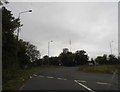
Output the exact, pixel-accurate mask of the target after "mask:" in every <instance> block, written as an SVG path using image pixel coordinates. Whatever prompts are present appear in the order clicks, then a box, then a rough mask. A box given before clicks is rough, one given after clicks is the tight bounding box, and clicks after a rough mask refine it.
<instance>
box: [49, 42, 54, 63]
mask: <svg viewBox="0 0 120 92" xmlns="http://www.w3.org/2000/svg"><path fill="white" fill-rule="evenodd" d="M50 42H53V41H52V40H51V41H49V42H48V65H49V49H50Z"/></svg>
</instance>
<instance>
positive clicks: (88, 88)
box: [74, 80, 95, 92]
mask: <svg viewBox="0 0 120 92" xmlns="http://www.w3.org/2000/svg"><path fill="white" fill-rule="evenodd" d="M74 82H76V83H78V84H79V85H80V86H82V87H84V88H86V89H87V90H89V91H91V92H95V91H93V90H92V89H90V88H88V87H87V86H85V85H83V84H82V83H79V82H78V81H77V80H74Z"/></svg>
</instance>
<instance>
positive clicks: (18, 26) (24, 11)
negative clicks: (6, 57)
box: [17, 10, 32, 40]
mask: <svg viewBox="0 0 120 92" xmlns="http://www.w3.org/2000/svg"><path fill="white" fill-rule="evenodd" d="M27 12H32V10H27V11H23V12H20V13H19V15H18V19H20V15H21V14H22V13H27ZM18 38H19V26H18V31H17V40H18Z"/></svg>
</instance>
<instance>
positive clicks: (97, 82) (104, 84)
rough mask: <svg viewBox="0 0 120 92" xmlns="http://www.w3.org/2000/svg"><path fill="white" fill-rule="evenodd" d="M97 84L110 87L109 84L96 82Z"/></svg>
mask: <svg viewBox="0 0 120 92" xmlns="http://www.w3.org/2000/svg"><path fill="white" fill-rule="evenodd" d="M96 83H97V84H101V85H110V84H109V83H104V82H96Z"/></svg>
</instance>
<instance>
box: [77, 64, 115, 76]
mask: <svg viewBox="0 0 120 92" xmlns="http://www.w3.org/2000/svg"><path fill="white" fill-rule="evenodd" d="M78 70H79V71H83V72H93V73H109V74H112V73H113V72H115V71H116V70H117V68H116V66H115V65H98V66H88V65H84V66H80V67H79V69H78Z"/></svg>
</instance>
